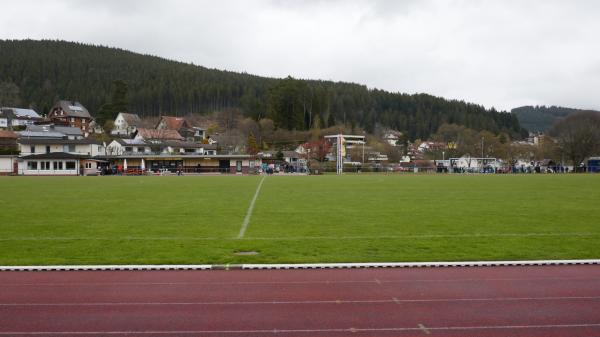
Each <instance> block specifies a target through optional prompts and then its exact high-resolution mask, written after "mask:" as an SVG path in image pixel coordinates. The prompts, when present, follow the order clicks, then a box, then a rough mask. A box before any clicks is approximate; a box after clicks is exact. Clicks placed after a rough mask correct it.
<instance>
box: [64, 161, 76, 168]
mask: <svg viewBox="0 0 600 337" xmlns="http://www.w3.org/2000/svg"><path fill="white" fill-rule="evenodd" d="M75 166H76V165H75V162H74V161H68V162H67V163H66V165H65V168H66V169H67V170H75Z"/></svg>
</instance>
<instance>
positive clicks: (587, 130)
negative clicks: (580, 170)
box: [550, 111, 600, 170]
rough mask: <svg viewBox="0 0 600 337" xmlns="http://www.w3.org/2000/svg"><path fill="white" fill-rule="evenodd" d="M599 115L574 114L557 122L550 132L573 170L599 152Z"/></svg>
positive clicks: (593, 113)
mask: <svg viewBox="0 0 600 337" xmlns="http://www.w3.org/2000/svg"><path fill="white" fill-rule="evenodd" d="M598 130H600V113H598V112H594V111H584V112H575V113H572V114H570V115H568V116H567V117H565V118H564V119H562V120H560V121H558V122H557V123H556V124H555V125H554V126H553V127H552V129H551V130H550V135H551V136H554V137H556V140H557V142H558V146H559V148H560V150H561V151H562V153H563V154H564V155H565V156H567V157H568V158H569V159H571V161H572V162H573V166H574V168H575V169H576V170H577V167H578V166H579V165H580V164H581V163H582V162H583V161H584V160H585V159H586V158H587V157H590V156H592V155H594V154H597V153H598V152H600V132H599V131H598Z"/></svg>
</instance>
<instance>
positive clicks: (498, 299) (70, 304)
mask: <svg viewBox="0 0 600 337" xmlns="http://www.w3.org/2000/svg"><path fill="white" fill-rule="evenodd" d="M569 300H591V301H595V300H600V296H554V297H484V298H430V299H398V298H396V297H394V298H392V299H382V300H314V301H310V300H307V301H293V300H290V301H215V302H84V303H74V302H67V303H0V307H103V306H143V305H148V306H161V305H164V306H193V305H263V304H272V305H285V304H311V305H313V304H361V303H368V304H375V303H381V304H385V303H396V304H401V303H448V302H518V301H569Z"/></svg>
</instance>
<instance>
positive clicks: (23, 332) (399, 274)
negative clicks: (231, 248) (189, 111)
mask: <svg viewBox="0 0 600 337" xmlns="http://www.w3.org/2000/svg"><path fill="white" fill-rule="evenodd" d="M429 335H430V336H484V337H485V336H544V337H547V336H578V337H579V336H600V266H545V267H480V268H418V269H342V270H336V269H326V270H262V271H247V270H234V271H90V272H2V273H0V336H232V337H236V336H285V337H287V336H302V337H307V336H310V337H312V336H328V337H333V336H429Z"/></svg>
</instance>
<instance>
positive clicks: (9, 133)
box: [0, 130, 19, 139]
mask: <svg viewBox="0 0 600 337" xmlns="http://www.w3.org/2000/svg"><path fill="white" fill-rule="evenodd" d="M0 138H14V139H17V138H19V135H17V134H16V133H14V132H12V131H5V130H0Z"/></svg>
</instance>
